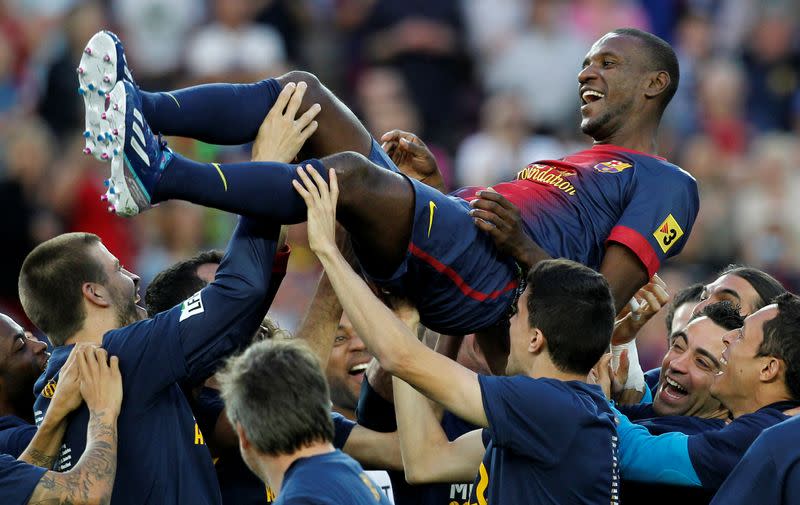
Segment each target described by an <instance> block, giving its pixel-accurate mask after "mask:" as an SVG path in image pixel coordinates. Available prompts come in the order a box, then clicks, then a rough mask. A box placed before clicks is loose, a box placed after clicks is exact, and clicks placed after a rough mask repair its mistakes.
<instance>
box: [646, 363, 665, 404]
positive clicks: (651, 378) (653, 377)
mask: <svg viewBox="0 0 800 505" xmlns="http://www.w3.org/2000/svg"><path fill="white" fill-rule="evenodd" d="M660 380H661V368H654V369H652V370H648V371H646V372H645V373H644V383H645V384H647V387H648V388H650V392H651V393H652V394H653V398H655V396H656V388H658V381H660Z"/></svg>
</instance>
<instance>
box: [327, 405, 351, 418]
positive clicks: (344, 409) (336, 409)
mask: <svg viewBox="0 0 800 505" xmlns="http://www.w3.org/2000/svg"><path fill="white" fill-rule="evenodd" d="M331 410H333V411H334V412H336V413H338V414H341V415H343V416H344V417H346V418H347V419H349V420H351V421H355V420H356V411H355V410H353V409H349V408H347V407H342V406H341V405H334V406H333V407H332V408H331Z"/></svg>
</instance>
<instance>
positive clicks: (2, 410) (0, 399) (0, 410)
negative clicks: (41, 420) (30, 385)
mask: <svg viewBox="0 0 800 505" xmlns="http://www.w3.org/2000/svg"><path fill="white" fill-rule="evenodd" d="M4 386H5V385H4ZM2 389H3V390H5V387H3V388H2ZM4 416H16V417H19V418H20V419H22V420H23V421H26V422H28V423H30V424H33V402H31V404H30V406H29V408H28V409H21V408H19V406H18V405H14V402H12V401H10V400H9V399H8V398H7V397H6V395H0V417H4Z"/></svg>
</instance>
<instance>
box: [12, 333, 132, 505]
mask: <svg viewBox="0 0 800 505" xmlns="http://www.w3.org/2000/svg"><path fill="white" fill-rule="evenodd" d="M68 368H69V371H65V376H64V381H63V383H62V384H61V386H60V387H59V388H58V391H57V392H56V394H55V398H54V400H53V412H52V413H50V412H48V415H47V416H46V417H45V419H47V420H49V419H50V418H52V417H54V416H55V412H56V411H59V412H60V413H62V414H63V413H68V412H70V411H71V410H72V409H74V408H75V407H77V405H80V402H81V399H83V400H84V401H85V402H86V408H87V409H88V411H89V424H88V429H87V434H86V438H87V440H88V443H87V447H86V451H85V452H84V453H83V455H82V456H81V458H80V460H79V461H78V463H77V464H76V465H75V467H74V468H72V469H71V470H69V471H67V472H64V473H58V472H53V471H50V470H48V469H47V468H43V467H40V466H32V465H30V464H26V463H24V462H23V459H25V458H21V459H20V461H17V460H15V459H14V458H12V457H11V456H9V455H6V454H0V503H3V504H4V505H25V504H31V505H33V504H42V503H71V504H73V505H93V504H97V503H109V501H110V499H111V492H112V489H113V485H114V477H115V474H116V470H117V417H118V415H119V411H120V406H121V403H122V381H121V376H120V372H119V361H118V360H117V358H116V357H112V358H111V360H110V363H108V354H107V353H106V352H105V350H103V349H100V348H95V347H91V346H87V345H83V346H79V347H76V349H75V351H73V353H72V355H71V357H70V365H69V367H68ZM61 434H63V428H62V429H61V430H60V433H59V434H58V435H56V436H52V437H45V438H48V440H45V441H43V444H44V446H50V447H58V445H59V444H60V442H61ZM41 435H42V433H41V432H40V433H37V436H36V439H37V440H38V439H40V438H41ZM44 446H43V447H44ZM37 459H39V460H38V461H35V463H36V464H37V465H40V464H42V465H44V466H48V465H50V464H52V461H53V460H52V458H51V457H50V456H48V457H46V458H45V459H44V460H42V459H40V458H37Z"/></svg>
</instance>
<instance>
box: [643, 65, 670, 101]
mask: <svg viewBox="0 0 800 505" xmlns="http://www.w3.org/2000/svg"><path fill="white" fill-rule="evenodd" d="M670 82H671V79H670V77H669V73H668V72H666V71H665V70H656V71H653V72H648V73H647V75H646V77H645V90H644V95H645V96H646V97H647V98H655V97H657V96H658V95H660V94H661V93H663V92H664V91H666V89H667V88H668V87H669V83H670Z"/></svg>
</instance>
